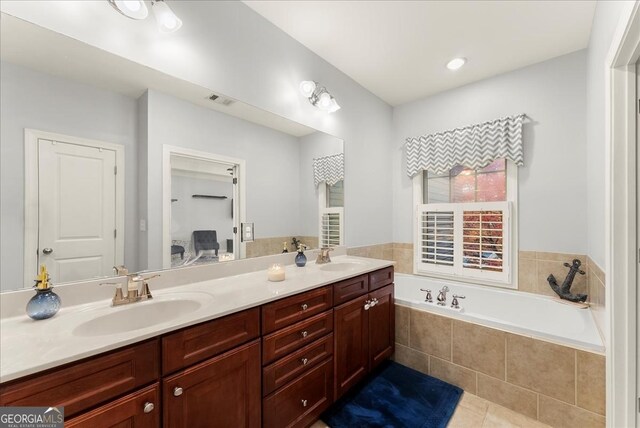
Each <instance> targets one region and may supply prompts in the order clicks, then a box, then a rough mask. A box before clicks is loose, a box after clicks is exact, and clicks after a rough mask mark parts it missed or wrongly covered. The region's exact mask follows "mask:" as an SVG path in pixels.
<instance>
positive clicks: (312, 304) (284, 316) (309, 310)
mask: <svg viewBox="0 0 640 428" xmlns="http://www.w3.org/2000/svg"><path fill="white" fill-rule="evenodd" d="M332 307H333V288H331V286H329V287H323V288H319V289H317V290H311V291H307V292H306V293H302V294H298V295H296V296H291V297H288V298H286V299H282V300H278V301H277V302H273V303H269V304H267V305H264V306H263V307H262V333H263V334H267V333H271V332H272V331H276V330H278V329H280V328H283V327H286V326H288V325H291V324H293V323H295V322H298V321H301V320H303V319H306V318H309V317H310V316H313V315H315V314H319V313H320V312H324V311H326V310H327V309H331V308H332Z"/></svg>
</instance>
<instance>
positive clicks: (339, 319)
mask: <svg viewBox="0 0 640 428" xmlns="http://www.w3.org/2000/svg"><path fill="white" fill-rule="evenodd" d="M373 301H375V302H376V303H375V304H373V305H372V304H371V302H373ZM394 342H395V341H394V305H393V267H389V268H384V269H380V270H377V271H374V272H371V273H368V274H364V275H359V276H356V277H353V278H349V279H346V280H343V281H340V282H337V283H334V284H330V285H327V286H324V287H320V288H317V289H314V290H310V291H307V292H303V293H299V294H296V295H294V296H290V297H287V298H284V299H280V300H277V301H274V302H271V303H268V304H265V305H263V306H262V307H256V308H252V309H248V310H245V311H241V312H237V313H235V314H231V315H228V316H225V317H222V318H218V319H215V320H211V321H207V322H204V323H201V324H197V325H194V326H191V327H187V328H184V329H181V330H178V331H175V332H171V333H168V334H165V335H163V336H160V337H157V338H154V339H151V340H147V341H144V342H141V343H138V344H134V345H130V346H127V347H124V348H121V349H117V350H114V351H111V352H108V353H105V354H101V355H98V356H95V357H91V358H87V359H84V360H81V361H76V362H74V363H70V364H67V365H65V366H62V367H59V368H54V369H51V370H48V371H45V372H42V373H38V374H35V375H31V376H28V377H25V378H22V379H18V380H15V381H11V382H7V383H4V384H2V385H0V405H3V406H49V405H52V406H65V417H66V421H65V424H66V425H65V426H68V427H74V428H78V427H89V428H110V427H124V426H128V427H135V428H151V427H155V428H159V427H161V426H162V427H166V428H180V427H260V426H263V427H266V428H279V427H306V426H309V425H311V424H312V423H313V422H315V420H317V419H318V417H319V416H320V414H321V413H322V412H323V411H324V410H326V409H327V408H328V407H329V406H330V405H331V404H332V403H333V402H334V401H335V400H336V399H338V398H339V397H340V396H341V395H343V394H344V393H345V392H346V391H347V390H348V389H349V388H351V387H352V386H353V385H355V384H356V383H357V382H358V381H360V380H361V379H362V378H364V377H365V376H366V375H367V373H369V372H370V371H371V370H372V369H373V368H374V367H375V366H377V365H378V364H380V363H381V362H382V361H384V360H385V359H387V358H388V357H390V356H391V355H392V353H393V350H394Z"/></svg>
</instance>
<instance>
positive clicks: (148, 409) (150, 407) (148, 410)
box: [142, 401, 156, 413]
mask: <svg viewBox="0 0 640 428" xmlns="http://www.w3.org/2000/svg"><path fill="white" fill-rule="evenodd" d="M155 408H156V406H154V405H153V403H151V402H149V401H147V402H146V403H144V407H143V408H142V410H143V411H144V412H145V413H151V412H153V409H155Z"/></svg>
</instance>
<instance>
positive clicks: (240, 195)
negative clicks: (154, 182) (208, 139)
mask: <svg viewBox="0 0 640 428" xmlns="http://www.w3.org/2000/svg"><path fill="white" fill-rule="evenodd" d="M163 152H164V162H163V233H162V235H163V267H164V268H176V267H183V266H191V265H198V264H206V263H215V262H218V261H228V260H235V259H238V258H242V257H244V254H245V244H244V243H243V242H241V239H240V234H239V233H238V231H239V230H240V224H241V222H242V221H244V213H245V208H244V203H243V201H244V170H245V166H244V165H245V164H244V160H241V159H235V158H229V157H226V156H221V155H217V154H213V153H206V152H200V151H195V150H190V149H184V148H180V147H170V146H165V147H164V150H163Z"/></svg>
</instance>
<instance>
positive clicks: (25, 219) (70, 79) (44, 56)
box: [0, 14, 344, 291]
mask: <svg viewBox="0 0 640 428" xmlns="http://www.w3.org/2000/svg"><path fill="white" fill-rule="evenodd" d="M1 20H2V22H1V24H2V25H0V31H1V33H0V61H1V63H0V67H1V69H0V107H1V108H0V120H1V122H2V127H1V135H0V139H1V145H0V150H1V156H0V157H1V162H2V164H1V169H0V172H1V176H0V177H1V183H0V186H1V189H2V192H1V205H2V217H1V224H0V227H1V235H0V239H1V252H0V262H1V264H0V267H1V269H0V276H1V277H0V280H1V282H0V284H1V290H2V291H7V290H15V289H20V288H24V287H29V286H31V285H32V280H33V278H34V277H35V275H36V272H37V268H38V266H39V265H40V264H46V266H47V268H48V269H49V271H50V273H51V276H52V281H53V282H54V283H55V284H60V283H66V282H72V281H79V280H86V279H93V278H101V277H107V276H111V275H113V274H114V271H113V267H114V266H116V265H125V266H126V267H127V268H128V269H129V270H130V271H141V270H157V269H166V268H178V267H181V266H192V265H197V264H202V263H218V262H221V261H232V260H237V259H239V258H245V257H260V256H264V255H269V254H275V253H280V252H283V251H284V250H286V251H289V252H294V251H295V250H296V247H297V246H299V245H304V246H305V247H307V248H310V249H311V248H317V247H318V246H320V245H322V246H327V245H344V241H343V225H342V221H343V218H344V212H343V209H344V192H343V189H344V180H343V171H344V167H343V165H344V163H343V141H342V140H341V139H339V138H337V137H334V136H331V135H327V134H324V133H322V132H319V131H316V130H314V129H311V128H309V127H306V126H304V125H301V124H298V123H295V122H291V121H289V120H287V119H284V118H282V117H279V116H276V115H274V114H271V113H269V112H265V111H263V110H260V109H258V108H255V107H252V106H250V105H247V104H245V103H242V102H241V101H238V100H232V99H229V98H227V97H225V96H224V95H222V94H219V93H215V91H214V90H212V89H210V88H203V87H200V86H197V85H193V84H191V83H189V82H185V81H180V80H177V79H174V78H172V77H170V76H167V75H164V74H162V73H160V72H158V71H156V70H152V69H149V68H146V67H144V66H141V65H139V64H135V63H132V62H130V61H127V60H125V59H123V58H121V57H117V56H115V55H112V54H109V53H107V52H104V51H101V50H99V49H96V48H93V47H91V46H89V45H86V44H84V43H81V42H78V41H77V40H73V39H70V38H68V37H66V36H63V35H61V34H58V33H54V32H52V31H49V30H46V29H44V28H42V27H39V26H36V25H34V24H31V23H27V22H25V21H22V20H20V19H17V18H15V17H12V16H9V15H6V14H2V17H1Z"/></svg>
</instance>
